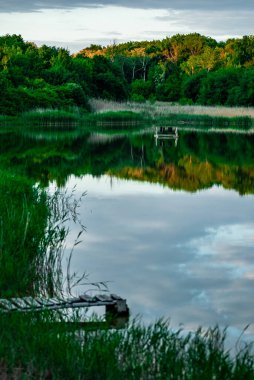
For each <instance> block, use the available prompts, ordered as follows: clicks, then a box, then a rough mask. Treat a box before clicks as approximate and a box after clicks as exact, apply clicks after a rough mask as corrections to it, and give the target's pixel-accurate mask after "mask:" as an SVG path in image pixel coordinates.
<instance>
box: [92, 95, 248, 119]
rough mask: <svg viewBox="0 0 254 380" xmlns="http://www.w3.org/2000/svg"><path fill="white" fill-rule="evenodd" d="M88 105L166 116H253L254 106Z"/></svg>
mask: <svg viewBox="0 0 254 380" xmlns="http://www.w3.org/2000/svg"><path fill="white" fill-rule="evenodd" d="M90 106H91V109H92V110H93V112H109V111H133V112H141V113H144V114H149V115H151V116H153V117H160V116H166V115H169V114H185V115H209V116H220V117H239V116H249V117H251V118H254V107H223V106H216V107H211V106H200V105H178V104H173V103H169V102H168V103H167V102H155V103H150V102H145V103H135V102H115V101H107V100H103V99H91V100H90Z"/></svg>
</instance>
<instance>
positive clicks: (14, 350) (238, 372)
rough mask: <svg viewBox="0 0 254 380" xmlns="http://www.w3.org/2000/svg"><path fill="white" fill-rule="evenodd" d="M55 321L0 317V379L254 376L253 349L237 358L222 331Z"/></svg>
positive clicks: (245, 379)
mask: <svg viewBox="0 0 254 380" xmlns="http://www.w3.org/2000/svg"><path fill="white" fill-rule="evenodd" d="M53 321H54V316H52V315H44V316H42V315H40V316H33V317H31V316H30V317H27V316H24V315H23V316H21V315H17V314H16V315H15V314H12V316H8V317H7V316H2V317H1V319H0V340H1V345H0V358H1V362H0V376H1V378H4V376H8V377H7V378H8V379H12V378H13V379H14V378H19V379H21V378H22V379H59V380H60V379H66V380H72V379H73V380H76V379H80V380H81V379H82V380H83V379H84V380H85V379H91V380H97V379H98V380H108V379H110V380H119V379H126V380H129V379H130V380H141V379H144V380H147V379H151V380H155V379H158V380H166V379H173V380H178V379H181V380H197V379H202V380H205V379H207V380H208V379H209V380H211V379H218V380H222V379H223V380H251V379H253V378H254V359H253V355H252V354H251V352H250V346H248V347H247V346H246V347H245V348H244V349H242V350H239V351H238V352H237V353H236V355H233V353H231V352H229V351H227V350H226V348H225V339H226V331H225V330H220V329H219V328H218V327H215V328H210V329H207V330H202V329H198V330H197V331H196V332H193V333H189V334H187V335H186V334H185V335H184V334H182V331H181V330H179V331H174V330H173V329H171V328H170V326H169V325H168V323H167V322H163V321H159V322H157V323H154V324H152V325H150V326H147V327H145V326H143V325H142V324H140V323H132V324H131V325H130V326H129V328H127V329H126V330H114V331H112V330H104V331H100V330H97V331H88V330H84V329H83V330H82V329H80V330H78V331H77V329H76V328H75V329H74V328H72V327H71V326H70V327H69V328H68V329H67V328H66V329H63V328H62V327H61V324H59V325H58V326H56V325H55V324H54V325H53V323H52V322H53ZM52 326H54V327H52ZM14 336H15V339H14ZM21 348H22V349H21ZM15 376H16V377H15Z"/></svg>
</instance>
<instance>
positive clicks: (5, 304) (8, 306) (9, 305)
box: [0, 299, 17, 311]
mask: <svg viewBox="0 0 254 380" xmlns="http://www.w3.org/2000/svg"><path fill="white" fill-rule="evenodd" d="M0 306H2V307H3V308H4V309H5V310H8V311H12V310H17V307H16V306H15V305H14V304H13V303H12V302H10V301H9V300H6V299H0Z"/></svg>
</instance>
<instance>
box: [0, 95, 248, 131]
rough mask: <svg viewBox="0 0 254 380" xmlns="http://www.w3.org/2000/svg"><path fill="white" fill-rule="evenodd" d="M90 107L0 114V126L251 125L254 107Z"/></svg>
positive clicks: (100, 104)
mask: <svg viewBox="0 0 254 380" xmlns="http://www.w3.org/2000/svg"><path fill="white" fill-rule="evenodd" d="M90 108H91V110H92V112H89V113H88V112H84V111H82V110H81V109H79V108H77V107H76V108H73V109H66V110H57V109H45V110H43V109H38V110H33V111H29V112H25V113H23V114H22V115H20V116H19V117H17V116H16V117H10V116H0V126H6V125H11V124H13V125H14V124H15V125H28V126H31V125H32V126H43V127H44V128H47V127H48V128H58V129H62V130H63V129H75V128H77V127H91V128H94V127H98V128H105V127H106V128H110V129H118V130H120V129H123V128H126V129H132V128H136V127H139V126H141V125H142V126H151V125H152V124H154V125H166V124H168V125H181V126H185V125H186V126H187V125H189V126H193V125H195V126H199V127H202V126H204V127H214V128H221V127H233V128H239V129H250V128H254V108H243V107H242V108H236V107H235V108H233V107H232V108H230V107H206V106H181V105H173V104H170V103H162V102H155V103H154V104H151V103H148V102H147V103H141V104H140V103H134V102H124V103H118V102H112V101H104V100H99V99H91V100H90Z"/></svg>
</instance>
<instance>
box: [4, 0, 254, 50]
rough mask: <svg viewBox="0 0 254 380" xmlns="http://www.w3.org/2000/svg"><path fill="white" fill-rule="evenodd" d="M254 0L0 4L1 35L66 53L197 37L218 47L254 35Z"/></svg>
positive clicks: (82, 0)
mask: <svg viewBox="0 0 254 380" xmlns="http://www.w3.org/2000/svg"><path fill="white" fill-rule="evenodd" d="M253 18H254V1H253V0H243V1H239V0H192V1H190V0H23V1H21V0H0V35H5V34H21V35H22V37H23V38H24V39H25V41H33V42H35V43H36V44H37V45H38V46H40V45H42V44H47V45H54V46H58V47H65V48H67V49H69V50H70V52H72V53H74V52H77V51H79V50H81V49H82V48H84V47H87V46H89V45H90V44H101V45H109V44H112V43H120V42H125V41H140V40H156V39H162V38H165V37H166V36H172V35H174V34H177V33H181V34H187V33H193V32H198V33H200V34H203V35H206V36H210V37H213V38H215V39H217V40H218V41H222V40H226V39H228V38H232V37H233V38H234V37H241V36H243V35H253V34H254V31H253V29H254V28H253Z"/></svg>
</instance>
